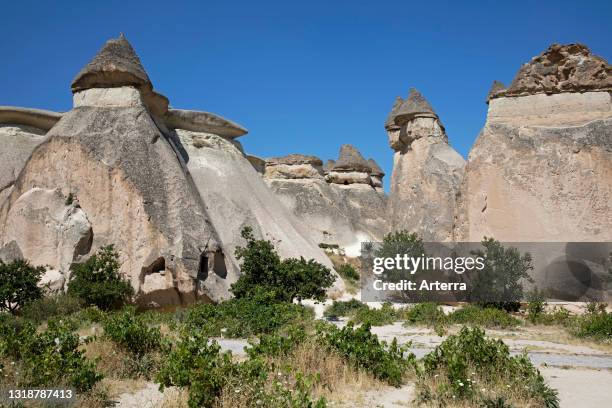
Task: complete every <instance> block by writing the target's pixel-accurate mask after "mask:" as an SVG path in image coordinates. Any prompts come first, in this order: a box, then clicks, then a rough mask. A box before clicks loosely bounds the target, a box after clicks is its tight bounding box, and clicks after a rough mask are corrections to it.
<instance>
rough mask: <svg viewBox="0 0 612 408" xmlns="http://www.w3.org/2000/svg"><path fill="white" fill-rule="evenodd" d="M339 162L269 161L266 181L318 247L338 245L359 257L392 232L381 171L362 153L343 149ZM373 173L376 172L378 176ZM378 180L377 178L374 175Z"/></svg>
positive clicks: (308, 158) (301, 158)
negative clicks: (364, 243) (367, 244)
mask: <svg viewBox="0 0 612 408" xmlns="http://www.w3.org/2000/svg"><path fill="white" fill-rule="evenodd" d="M339 156H340V157H339V158H338V160H336V161H334V160H329V161H328V162H327V164H326V165H325V168H323V167H322V161H321V160H320V159H319V158H317V157H314V156H305V155H301V154H291V155H288V156H285V157H275V158H270V159H267V160H266V166H265V172H264V179H265V181H266V183H267V184H268V186H269V187H270V188H271V189H272V190H273V191H274V192H275V193H276V195H277V196H278V197H279V198H280V200H281V201H282V202H283V203H284V204H285V206H286V207H287V208H288V209H289V210H290V211H291V212H292V213H293V215H294V216H295V217H297V218H298V219H300V220H301V221H302V222H303V223H304V224H305V225H307V226H308V227H309V228H308V230H307V231H308V234H309V236H310V237H311V239H312V240H314V241H315V242H317V243H319V244H332V245H333V244H336V245H339V246H340V247H342V248H344V249H345V250H346V252H347V254H348V255H351V256H356V255H358V254H359V251H360V245H361V242H362V241H372V240H374V241H376V240H380V239H382V237H383V236H384V234H385V233H386V232H387V229H388V226H387V225H388V224H387V220H386V218H385V206H386V204H385V203H386V197H385V195H384V192H383V190H382V177H383V176H384V174H383V172H382V170H380V168H379V167H378V165H377V164H376V163H375V162H374V161H373V160H372V161H371V162H368V161H366V160H365V159H364V158H363V157H362V156H361V153H359V151H358V150H357V149H356V148H355V147H353V146H351V145H344V146H342V148H341V149H340V155H339ZM373 167H375V169H374V170H373ZM373 172H374V173H375V174H376V176H372V175H371V174H372V173H373Z"/></svg>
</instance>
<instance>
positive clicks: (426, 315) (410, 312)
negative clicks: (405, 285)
mask: <svg viewBox="0 0 612 408" xmlns="http://www.w3.org/2000/svg"><path fill="white" fill-rule="evenodd" d="M405 317H406V322H407V323H410V324H414V323H419V324H425V325H427V326H428V327H437V326H439V325H444V324H445V323H447V320H448V319H447V317H446V315H445V314H444V312H443V311H442V308H441V307H440V306H438V304H437V303H433V302H423V303H417V304H415V305H414V306H412V307H410V308H409V309H407V310H406V313H405Z"/></svg>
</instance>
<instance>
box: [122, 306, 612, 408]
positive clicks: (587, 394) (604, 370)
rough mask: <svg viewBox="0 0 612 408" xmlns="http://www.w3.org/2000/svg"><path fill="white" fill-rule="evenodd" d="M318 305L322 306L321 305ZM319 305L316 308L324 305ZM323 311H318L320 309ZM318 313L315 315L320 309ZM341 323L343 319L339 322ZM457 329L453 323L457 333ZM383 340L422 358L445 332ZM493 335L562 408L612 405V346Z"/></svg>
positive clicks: (156, 402) (390, 399)
mask: <svg viewBox="0 0 612 408" xmlns="http://www.w3.org/2000/svg"><path fill="white" fill-rule="evenodd" d="M317 306H318V305H317ZM321 306H323V305H321ZM321 306H318V307H317V309H321ZM319 313H320V312H319ZM319 313H317V314H319ZM336 324H337V325H338V326H343V325H344V324H345V323H344V322H342V321H341V322H336ZM456 330H457V328H451V329H450V330H449V333H451V334H452V333H454V332H455V331H456ZM372 331H373V332H374V333H376V334H377V335H378V336H379V338H380V339H381V340H386V341H391V340H392V339H393V338H394V337H395V338H397V339H398V341H399V342H400V343H407V342H412V345H411V348H410V351H411V352H413V353H415V354H416V355H417V357H419V358H420V357H422V356H424V355H425V354H427V353H428V352H430V351H431V350H432V349H433V348H434V347H435V346H437V345H438V344H440V343H441V342H442V341H443V340H444V337H440V336H438V335H436V334H435V333H434V332H433V330H431V329H428V328H424V327H403V326H402V324H401V323H395V324H392V325H387V326H379V327H373V328H372ZM487 335H488V336H490V337H496V338H501V339H502V340H503V341H504V342H505V343H506V344H507V345H508V346H509V347H510V350H511V352H512V353H513V354H518V353H522V352H527V354H528V356H529V358H530V359H531V361H532V362H533V363H534V364H535V365H536V366H538V368H540V371H541V372H542V374H543V375H544V377H545V378H546V379H547V381H548V382H549V383H550V385H551V386H552V387H553V388H556V389H557V390H558V391H559V396H560V401H561V407H562V408H566V407H567V408H601V407H607V406H612V403H611V402H610V401H612V351H611V350H610V348H603V347H598V346H597V345H595V344H588V343H581V342H577V341H575V340H572V339H570V338H568V337H565V336H563V335H562V333H561V331H559V330H558V329H554V328H533V327H527V328H525V327H523V328H519V329H515V330H487ZM216 340H217V341H218V342H219V344H220V345H221V348H222V349H223V350H231V351H232V353H233V354H234V355H237V356H243V355H245V353H244V347H245V346H247V345H248V343H247V341H246V340H243V339H216ZM413 399H414V386H413V384H407V385H405V386H403V387H401V388H393V387H382V388H381V389H375V390H367V391H366V390H355V392H354V393H347V396H346V398H345V400H343V401H341V402H335V403H334V404H330V406H336V407H347V408H348V407H356V408H370V407H381V408H402V407H411V406H414V405H413V404H412V400H413ZM116 400H117V402H118V404H117V405H116V406H117V407H123V408H161V406H160V404H161V401H162V400H163V394H162V393H160V392H159V391H158V389H157V386H156V385H155V384H153V383H146V384H145V386H144V388H142V389H140V390H138V391H135V392H132V393H124V394H121V395H119V396H118V398H116Z"/></svg>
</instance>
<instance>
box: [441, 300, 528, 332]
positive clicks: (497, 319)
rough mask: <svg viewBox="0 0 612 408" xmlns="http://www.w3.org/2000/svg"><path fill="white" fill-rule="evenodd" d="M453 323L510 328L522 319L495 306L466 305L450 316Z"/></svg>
mask: <svg viewBox="0 0 612 408" xmlns="http://www.w3.org/2000/svg"><path fill="white" fill-rule="evenodd" d="M448 318H449V320H450V321H451V322H453V323H458V324H467V325H474V326H482V327H495V328H508V327H515V326H518V325H519V324H521V321H520V320H519V319H517V318H516V317H514V316H512V315H510V314H509V313H508V312H506V311H505V310H500V309H496V308H493V307H485V308H482V307H479V306H474V305H466V306H464V307H462V308H461V309H457V310H455V311H454V312H453V313H451V314H450V315H449V316H448Z"/></svg>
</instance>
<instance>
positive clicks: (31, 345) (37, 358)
mask: <svg viewBox="0 0 612 408" xmlns="http://www.w3.org/2000/svg"><path fill="white" fill-rule="evenodd" d="M6 323H7V322H6V321H3V322H2V323H0V331H1V332H2V336H1V339H2V340H0V353H1V354H2V355H5V356H9V355H10V356H11V357H12V358H14V359H16V360H17V361H18V363H19V364H20V367H21V369H20V373H19V376H18V377H17V378H14V379H13V380H14V381H13V382H14V383H15V385H16V386H18V387H46V386H55V387H57V386H58V385H63V384H65V385H69V386H73V387H75V388H76V389H77V390H78V391H88V390H90V389H91V388H92V387H93V386H94V384H95V383H96V382H98V381H99V380H100V379H101V378H102V376H101V375H100V374H98V373H96V371H95V363H94V362H91V361H87V360H86V359H85V357H84V356H83V352H82V351H80V350H79V348H78V347H79V336H78V334H76V333H74V332H73V330H72V327H71V326H70V325H68V324H66V323H65V322H64V321H63V320H56V319H51V320H49V322H48V325H47V329H46V330H45V331H44V332H41V333H38V332H36V330H35V329H34V327H33V326H32V325H31V324H29V323H26V324H25V325H23V326H21V327H18V326H17V325H16V324H15V322H12V323H10V324H9V326H7V325H6ZM7 334H8V336H7Z"/></svg>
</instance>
